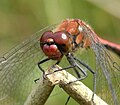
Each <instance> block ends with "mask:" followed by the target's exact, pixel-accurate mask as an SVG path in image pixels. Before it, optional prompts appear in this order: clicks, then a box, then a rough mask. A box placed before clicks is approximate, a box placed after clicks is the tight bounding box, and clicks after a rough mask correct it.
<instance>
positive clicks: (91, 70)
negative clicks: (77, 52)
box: [74, 57, 96, 100]
mask: <svg viewBox="0 0 120 105" xmlns="http://www.w3.org/2000/svg"><path fill="white" fill-rule="evenodd" d="M74 59H75V60H76V61H78V62H79V63H80V64H81V65H83V66H84V67H85V68H87V69H88V70H89V71H90V72H91V73H92V74H93V96H92V100H93V97H94V94H95V92H96V72H95V71H94V70H93V69H91V68H90V67H89V66H88V65H87V64H85V63H84V62H82V61H81V60H80V59H77V58H75V57H74ZM78 80H79V79H78Z"/></svg>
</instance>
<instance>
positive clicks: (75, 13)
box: [0, 0, 120, 105]
mask: <svg viewBox="0 0 120 105" xmlns="http://www.w3.org/2000/svg"><path fill="white" fill-rule="evenodd" d="M119 11H120V1H119V0H0V55H2V54H4V53H5V52H7V51H9V50H10V49H11V48H12V47H14V46H15V45H17V44H19V43H20V42H21V41H22V40H23V39H25V38H27V37H28V36H30V35H31V34H33V33H35V32H36V31H38V30H40V29H42V28H44V27H45V26H48V25H52V24H55V23H58V22H60V21H62V20H64V19H67V18H80V19H81V20H84V21H86V22H87V23H88V24H90V25H91V26H92V27H93V29H94V30H95V32H96V33H97V34H98V35H99V36H100V37H102V38H105V39H107V40H110V41H113V42H116V43H120V12H119ZM59 96H60V95H59ZM55 97H56V96H55ZM66 99H67V96H65V97H63V95H61V96H60V97H59V98H56V99H54V98H53V97H52V98H51V99H50V100H51V101H48V102H47V105H53V104H54V105H61V102H62V101H63V102H62V103H64V102H65V100H66ZM75 104H77V103H75V102H74V101H70V104H69V105H75Z"/></svg>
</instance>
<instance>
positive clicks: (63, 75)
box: [24, 66, 108, 105]
mask: <svg viewBox="0 0 120 105" xmlns="http://www.w3.org/2000/svg"><path fill="white" fill-rule="evenodd" d="M59 69H61V68H60V67H59V66H55V67H54V68H51V69H49V70H48V71H47V72H46V74H49V75H46V79H44V80H41V81H40V82H39V85H38V86H37V87H36V88H35V89H34V90H33V91H32V92H31V94H30V96H29V97H28V99H27V101H26V103H25V104H24V105H44V104H45V102H46V100H47V98H48V97H49V95H50V93H51V92H52V90H53V88H54V86H55V85H57V84H59V86H60V87H61V88H63V90H64V91H66V92H67V93H68V94H69V95H70V96H71V97H72V98H73V99H74V100H76V101H77V102H78V103H79V104H80V105H93V101H92V95H93V92H92V91H91V90H90V89H89V88H88V87H86V86H85V85H84V84H83V83H82V82H80V81H77V82H73V83H70V84H68V83H69V82H71V81H74V80H76V78H75V77H73V76H72V75H71V74H69V73H68V72H66V71H65V70H62V71H58V72H54V73H51V72H53V70H54V71H55V70H59ZM94 105H108V104H107V103H105V102H104V101H103V100H102V99H101V98H99V97H98V96H97V95H94Z"/></svg>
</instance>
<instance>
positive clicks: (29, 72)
mask: <svg viewBox="0 0 120 105" xmlns="http://www.w3.org/2000/svg"><path fill="white" fill-rule="evenodd" d="M53 28H54V26H50V27H46V28H45V29H43V30H40V31H39V32H37V33H35V34H34V35H33V36H31V37H30V38H28V39H27V40H25V41H24V42H22V43H21V44H20V45H18V46H16V47H15V48H13V49H12V50H11V51H10V52H8V53H7V54H5V55H4V56H3V57H1V58H0V105H16V104H17V105H23V103H24V101H25V100H26V98H27V96H28V95H29V93H30V91H31V89H32V88H33V87H34V85H35V83H34V80H35V79H37V78H40V71H39V69H38V68H37V63H38V62H39V61H40V60H41V59H42V58H43V56H44V54H43V53H42V51H41V49H40V43H39V38H40V36H41V34H42V33H43V32H44V31H46V30H52V29H53Z"/></svg>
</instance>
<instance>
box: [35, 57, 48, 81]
mask: <svg viewBox="0 0 120 105" xmlns="http://www.w3.org/2000/svg"><path fill="white" fill-rule="evenodd" d="M48 60H50V59H49V58H46V59H43V60H42V61H40V62H38V67H39V69H40V70H41V71H42V73H43V78H45V71H44V69H43V68H42V67H41V66H40V65H41V64H42V63H44V62H46V61H48ZM36 80H38V79H36Z"/></svg>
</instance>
